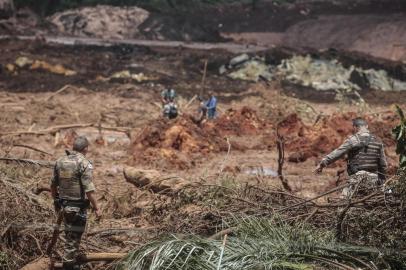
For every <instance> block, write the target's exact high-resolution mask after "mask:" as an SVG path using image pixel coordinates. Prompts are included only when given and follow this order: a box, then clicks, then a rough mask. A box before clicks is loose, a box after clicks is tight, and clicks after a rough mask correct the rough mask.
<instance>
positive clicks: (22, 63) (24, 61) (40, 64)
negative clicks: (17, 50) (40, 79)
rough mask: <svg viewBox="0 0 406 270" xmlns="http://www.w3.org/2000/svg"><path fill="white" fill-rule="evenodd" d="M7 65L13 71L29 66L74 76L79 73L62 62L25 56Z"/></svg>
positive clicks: (31, 68) (34, 68)
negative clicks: (53, 62) (50, 61)
mask: <svg viewBox="0 0 406 270" xmlns="http://www.w3.org/2000/svg"><path fill="white" fill-rule="evenodd" d="M6 67H7V70H8V71H9V72H11V73H13V72H15V71H17V69H24V68H29V69H30V70H43V71H48V72H51V73H54V74H59V75H64V76H74V75H76V74H77V72H76V71H74V70H71V69H68V68H65V67H64V66H63V65H61V64H56V65H53V64H50V63H48V62H46V61H41V60H32V59H30V58H28V57H25V56H21V57H18V58H17V59H16V60H15V64H7V65H6Z"/></svg>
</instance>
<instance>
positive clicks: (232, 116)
mask: <svg viewBox="0 0 406 270" xmlns="http://www.w3.org/2000/svg"><path fill="white" fill-rule="evenodd" d="M264 126H265V124H264V121H262V120H261V119H259V117H258V116H257V115H256V112H255V111H253V110H252V109H249V108H247V107H244V108H242V109H240V110H229V111H227V112H226V113H224V114H223V115H222V116H221V117H220V118H218V119H216V120H214V121H208V122H204V123H202V124H200V123H198V122H197V121H195V120H194V119H193V118H192V117H190V116H188V115H184V116H182V117H180V118H178V119H176V120H174V121H168V120H166V119H161V120H157V121H155V122H153V123H151V124H149V125H147V126H146V127H145V128H144V129H143V130H142V131H141V133H140V134H139V135H138V136H137V137H136V139H135V140H134V141H133V142H132V146H131V153H132V155H133V158H134V161H135V162H137V163H139V162H141V163H149V164H151V162H158V163H159V164H160V165H164V166H165V165H169V166H171V167H173V166H175V167H177V168H179V169H186V168H189V167H192V166H194V165H195V160H196V159H198V158H199V157H201V156H202V155H207V154H209V153H218V152H222V151H227V150H228V148H229V146H230V147H232V149H234V150H244V149H245V147H244V146H242V145H239V144H238V143H236V142H233V140H232V139H231V140H229V141H228V142H229V143H230V145H229V144H228V142H227V138H229V137H230V136H241V135H253V134H258V133H259V132H260V130H261V129H262V128H263V127H264ZM162 162H163V164H161V163H162Z"/></svg>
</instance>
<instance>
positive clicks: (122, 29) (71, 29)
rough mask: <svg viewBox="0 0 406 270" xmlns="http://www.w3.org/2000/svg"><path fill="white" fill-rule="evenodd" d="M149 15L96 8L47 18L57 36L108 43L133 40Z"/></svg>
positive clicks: (128, 9) (136, 10) (135, 10)
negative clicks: (107, 40) (114, 40)
mask: <svg viewBox="0 0 406 270" xmlns="http://www.w3.org/2000/svg"><path fill="white" fill-rule="evenodd" d="M148 17H149V12H148V11H146V10H144V9H141V8H138V7H126V8H121V7H113V6H105V5H98V6H95V7H84V8H79V9H73V10H67V11H63V12H58V13H56V14H54V15H52V16H51V17H49V18H48V21H49V22H51V23H52V24H54V25H55V26H56V27H57V29H58V31H59V32H60V33H64V34H68V35H75V36H82V37H98V38H108V39H124V38H133V37H134V36H136V34H138V26H139V25H141V24H142V23H143V22H144V21H145V20H146V19H147V18H148Z"/></svg>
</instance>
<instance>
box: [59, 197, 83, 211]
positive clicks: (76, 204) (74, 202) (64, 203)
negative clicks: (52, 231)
mask: <svg viewBox="0 0 406 270" xmlns="http://www.w3.org/2000/svg"><path fill="white" fill-rule="evenodd" d="M60 201H61V205H62V206H63V207H66V206H70V207H78V208H81V209H84V208H88V207H89V206H90V201H89V200H65V199H61V200H60Z"/></svg>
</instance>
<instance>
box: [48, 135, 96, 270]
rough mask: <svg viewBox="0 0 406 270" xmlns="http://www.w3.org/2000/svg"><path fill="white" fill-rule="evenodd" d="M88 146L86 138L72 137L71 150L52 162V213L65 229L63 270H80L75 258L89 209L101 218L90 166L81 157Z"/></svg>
mask: <svg viewBox="0 0 406 270" xmlns="http://www.w3.org/2000/svg"><path fill="white" fill-rule="evenodd" d="M88 146H89V142H88V140H87V138H86V137H84V136H81V137H78V138H76V139H75V141H74V143H73V148H72V151H70V150H69V151H68V150H66V155H64V156H62V157H61V158H59V159H58V160H57V161H56V164H55V168H54V175H53V177H52V180H51V193H52V197H53V198H54V203H55V210H56V211H58V212H59V214H60V215H62V216H63V221H64V227H65V238H66V243H65V251H64V254H63V257H62V261H63V269H64V270H79V269H80V265H79V262H78V261H77V257H78V255H79V245H80V240H81V238H82V234H83V232H84V231H85V227H86V221H87V209H88V208H89V206H90V205H91V206H92V207H93V209H94V211H95V213H96V216H97V217H98V218H99V217H100V216H101V211H100V208H99V206H98V204H97V201H96V198H95V186H94V184H93V181H92V177H93V176H92V174H93V166H92V163H91V162H90V161H89V160H88V159H87V158H86V157H85V155H86V153H87V151H88Z"/></svg>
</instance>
